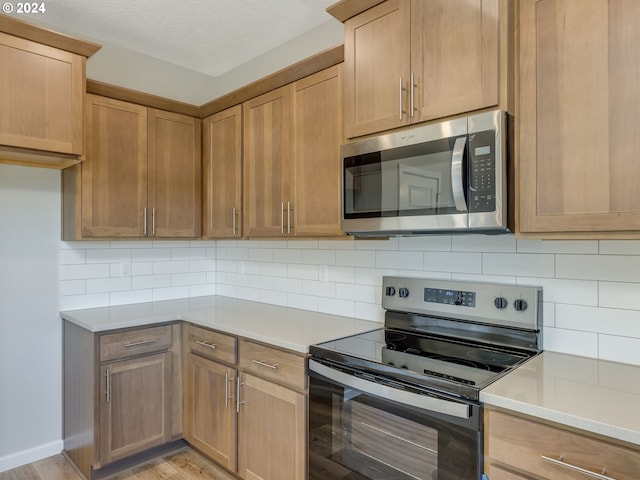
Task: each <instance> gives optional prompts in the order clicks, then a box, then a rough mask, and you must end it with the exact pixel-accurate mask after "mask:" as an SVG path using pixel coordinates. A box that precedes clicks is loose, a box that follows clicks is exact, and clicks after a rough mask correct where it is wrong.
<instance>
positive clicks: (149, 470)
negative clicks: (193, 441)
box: [0, 448, 235, 480]
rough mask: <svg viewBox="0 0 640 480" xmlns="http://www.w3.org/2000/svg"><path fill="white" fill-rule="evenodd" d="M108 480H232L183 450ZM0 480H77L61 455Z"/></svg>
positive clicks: (206, 462) (24, 466)
mask: <svg viewBox="0 0 640 480" xmlns="http://www.w3.org/2000/svg"><path fill="white" fill-rule="evenodd" d="M110 479H111V480H235V478H234V477H232V476H230V475H229V474H228V473H225V472H224V471H223V470H222V469H221V468H219V467H217V466H216V465H215V464H213V463H212V462H210V461H208V460H206V459H205V458H204V457H202V456H201V455H199V454H198V453H197V452H194V451H193V450H191V449H190V448H184V449H181V450H178V451H177V452H173V453H170V454H168V455H165V456H163V457H160V458H156V459H153V460H151V461H149V462H146V463H144V464H141V465H138V466H136V467H133V468H130V469H128V470H125V471H123V472H121V473H119V474H116V475H115V476H112V477H110ZM0 480H81V477H80V476H79V475H78V474H77V473H76V472H75V470H73V468H71V465H69V463H68V462H67V460H66V459H65V458H64V457H63V456H62V455H55V456H53V457H49V458H45V459H44V460H39V461H37V462H34V463H30V464H28V465H23V466H22V467H18V468H16V469H14V470H9V471H6V472H2V473H0Z"/></svg>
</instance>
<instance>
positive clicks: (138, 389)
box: [100, 352, 172, 465]
mask: <svg viewBox="0 0 640 480" xmlns="http://www.w3.org/2000/svg"><path fill="white" fill-rule="evenodd" d="M100 384H101V389H100V392H101V393H100V460H101V463H102V464H103V465H104V464H107V463H110V462H113V461H116V460H119V459H121V458H124V457H126V456H128V455H131V454H133V453H136V452H140V451H142V450H145V449H147V448H150V447H153V446H155V445H160V444H162V443H165V442H167V441H168V440H169V439H170V437H171V409H172V402H171V353H169V352H166V353H160V354H156V355H150V356H146V357H141V358H135V359H132V360H125V361H122V362H114V363H110V364H105V365H102V366H101V367H100Z"/></svg>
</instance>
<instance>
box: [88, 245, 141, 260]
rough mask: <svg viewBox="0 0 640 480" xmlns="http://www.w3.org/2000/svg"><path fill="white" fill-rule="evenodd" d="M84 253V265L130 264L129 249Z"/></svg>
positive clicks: (96, 250) (103, 249)
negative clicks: (85, 260)
mask: <svg viewBox="0 0 640 480" xmlns="http://www.w3.org/2000/svg"><path fill="white" fill-rule="evenodd" d="M86 252H87V262H86V263H114V262H131V249H129V248H117V249H116V248H110V249H105V248H98V249H90V250H87V251H86Z"/></svg>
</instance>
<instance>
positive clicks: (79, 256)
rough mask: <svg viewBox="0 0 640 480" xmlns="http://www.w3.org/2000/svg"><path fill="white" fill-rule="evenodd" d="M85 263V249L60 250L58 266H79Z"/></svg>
mask: <svg viewBox="0 0 640 480" xmlns="http://www.w3.org/2000/svg"><path fill="white" fill-rule="evenodd" d="M86 262H87V251H86V250H85V249H75V248H74V249H68V250H60V265H80V264H83V263H86Z"/></svg>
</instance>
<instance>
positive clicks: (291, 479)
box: [238, 373, 307, 480]
mask: <svg viewBox="0 0 640 480" xmlns="http://www.w3.org/2000/svg"><path fill="white" fill-rule="evenodd" d="M239 395H240V397H239V400H240V408H239V412H238V474H239V475H240V476H241V477H242V478H245V479H246V480H281V479H284V478H286V479H288V480H304V478H306V477H305V475H306V458H307V457H306V434H305V432H306V424H305V408H306V401H305V397H304V395H303V394H301V393H297V392H294V391H293V390H289V389H288V388H285V387H282V386H279V385H276V384H274V383H271V382H268V381H266V380H262V379H260V378H258V377H254V376H253V375H249V374H246V373H243V374H241V383H240V388H239Z"/></svg>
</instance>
